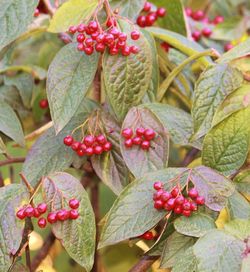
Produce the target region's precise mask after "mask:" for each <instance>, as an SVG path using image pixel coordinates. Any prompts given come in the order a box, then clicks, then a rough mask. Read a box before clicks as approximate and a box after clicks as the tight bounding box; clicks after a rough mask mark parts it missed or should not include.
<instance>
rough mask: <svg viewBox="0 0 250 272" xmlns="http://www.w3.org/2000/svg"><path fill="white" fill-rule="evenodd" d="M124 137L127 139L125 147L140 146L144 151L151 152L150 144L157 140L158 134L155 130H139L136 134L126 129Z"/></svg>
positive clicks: (141, 128) (123, 133)
mask: <svg viewBox="0 0 250 272" xmlns="http://www.w3.org/2000/svg"><path fill="white" fill-rule="evenodd" d="M122 136H123V138H124V139H125V141H124V145H125V146H126V147H127V148H131V147H132V146H134V145H135V146H139V147H140V148H141V149H143V150H149V148H150V142H151V141H152V140H153V139H154V138H155V136H156V133H155V131H154V130H153V129H149V128H148V129H145V128H143V127H140V128H137V129H136V131H135V133H134V132H133V130H132V129H131V128H125V129H123V131H122Z"/></svg>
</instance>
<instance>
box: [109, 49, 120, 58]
mask: <svg viewBox="0 0 250 272" xmlns="http://www.w3.org/2000/svg"><path fill="white" fill-rule="evenodd" d="M118 53H119V49H118V48H116V47H112V48H110V49H109V54H110V55H111V56H115V55H117V54H118Z"/></svg>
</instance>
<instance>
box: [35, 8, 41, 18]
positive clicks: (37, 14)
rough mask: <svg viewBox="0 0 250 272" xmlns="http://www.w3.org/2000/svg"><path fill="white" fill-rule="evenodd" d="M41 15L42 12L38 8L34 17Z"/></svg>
mask: <svg viewBox="0 0 250 272" xmlns="http://www.w3.org/2000/svg"><path fill="white" fill-rule="evenodd" d="M39 15H40V11H39V9H38V8H36V9H35V12H34V17H38V16H39Z"/></svg>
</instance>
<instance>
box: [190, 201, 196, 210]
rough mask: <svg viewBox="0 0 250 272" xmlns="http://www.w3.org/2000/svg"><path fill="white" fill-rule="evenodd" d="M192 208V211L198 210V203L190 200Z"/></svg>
mask: <svg viewBox="0 0 250 272" xmlns="http://www.w3.org/2000/svg"><path fill="white" fill-rule="evenodd" d="M190 210H191V211H197V204H196V203H194V202H190Z"/></svg>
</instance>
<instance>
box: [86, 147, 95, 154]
mask: <svg viewBox="0 0 250 272" xmlns="http://www.w3.org/2000/svg"><path fill="white" fill-rule="evenodd" d="M85 152H86V154H87V155H88V156H92V155H94V149H93V147H88V148H86V151H85Z"/></svg>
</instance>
